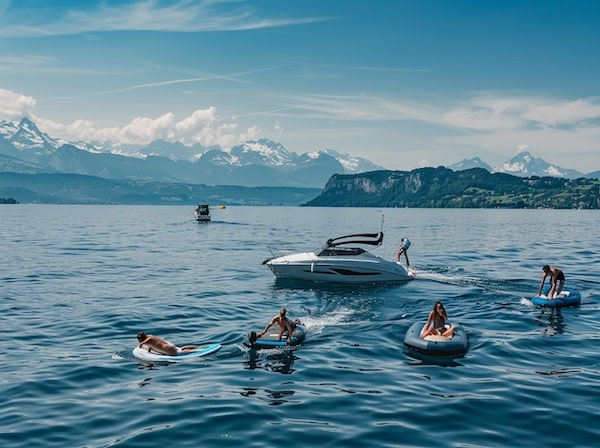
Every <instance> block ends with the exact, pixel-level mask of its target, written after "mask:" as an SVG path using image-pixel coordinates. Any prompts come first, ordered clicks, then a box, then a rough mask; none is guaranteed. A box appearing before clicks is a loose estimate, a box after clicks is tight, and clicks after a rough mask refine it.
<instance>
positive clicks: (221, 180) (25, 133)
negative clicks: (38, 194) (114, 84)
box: [0, 118, 600, 188]
mask: <svg viewBox="0 0 600 448" xmlns="http://www.w3.org/2000/svg"><path fill="white" fill-rule="evenodd" d="M447 168H450V169H452V170H454V171H462V170H465V169H470V168H484V169H486V170H487V171H489V172H491V173H509V174H512V175H515V176H521V177H529V176H552V177H564V178H578V177H595V178H598V177H600V172H598V171H596V172H593V173H589V174H586V175H584V174H582V173H580V172H578V171H575V170H571V169H565V168H562V167H559V166H558V165H556V164H551V163H548V162H546V161H544V160H542V159H540V158H535V157H533V156H532V155H531V154H530V153H529V152H521V153H519V154H517V155H516V156H515V157H513V158H512V159H510V160H509V161H507V162H505V163H503V164H501V165H499V166H497V167H495V168H492V167H491V166H490V165H488V164H487V163H485V162H484V161H482V160H481V159H480V158H479V157H475V158H473V159H468V160H463V161H461V162H458V163H456V164H454V165H449V166H447ZM379 170H385V168H384V167H382V166H379V165H377V164H375V163H373V162H371V161H369V160H367V159H364V158H361V157H353V156H351V155H349V154H342V153H339V152H337V151H334V150H332V149H326V150H318V151H313V152H310V153H304V154H297V153H295V152H290V151H288V150H287V149H286V148H285V147H284V146H283V145H281V144H280V143H277V142H275V141H273V140H269V139H260V140H254V141H247V142H245V143H244V144H242V145H238V146H235V147H233V148H231V149H229V150H223V149H221V148H218V147H210V148H209V147H205V146H202V145H199V144H196V145H193V146H185V145H183V144H181V143H173V142H167V141H162V140H159V141H154V142H152V143H151V144H149V145H145V146H133V145H120V144H107V143H102V144H101V143H98V142H66V141H63V140H60V139H56V138H53V137H51V136H49V135H47V134H46V133H44V132H42V131H41V130H40V129H39V128H38V127H37V125H36V124H35V123H34V122H33V121H32V120H30V119H29V118H23V119H21V120H13V121H0V171H4V172H13V173H21V174H40V173H57V174H81V175H89V176H97V177H102V178H106V179H126V180H140V181H157V182H173V183H178V182H179V183H188V184H203V185H236V186H244V187H258V186H260V187H296V188H322V187H323V186H324V185H325V184H326V183H327V181H328V180H329V178H330V177H331V176H333V175H334V174H360V173H363V172H369V171H379Z"/></svg>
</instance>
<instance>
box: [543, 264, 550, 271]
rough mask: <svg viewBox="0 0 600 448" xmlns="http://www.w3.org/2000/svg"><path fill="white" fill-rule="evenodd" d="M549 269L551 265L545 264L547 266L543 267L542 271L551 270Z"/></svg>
mask: <svg viewBox="0 0 600 448" xmlns="http://www.w3.org/2000/svg"><path fill="white" fill-rule="evenodd" d="M549 270H550V266H549V265H545V266H544V267H543V268H542V271H544V272H546V271H549Z"/></svg>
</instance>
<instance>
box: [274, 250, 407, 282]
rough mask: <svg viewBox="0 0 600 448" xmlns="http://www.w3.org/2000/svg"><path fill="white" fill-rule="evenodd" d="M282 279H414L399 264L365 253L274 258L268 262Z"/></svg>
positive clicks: (318, 280)
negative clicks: (351, 255) (346, 255)
mask: <svg viewBox="0 0 600 448" xmlns="http://www.w3.org/2000/svg"><path fill="white" fill-rule="evenodd" d="M265 264H266V265H267V267H268V268H269V269H270V270H271V272H272V273H273V275H275V277H277V278H278V279H282V280H302V281H311V282H333V283H382V282H386V283H392V282H406V281H409V280H413V279H414V273H413V272H412V271H410V270H409V271H407V270H406V269H405V268H404V267H403V266H402V265H401V264H400V263H398V262H393V261H387V260H384V259H382V258H379V257H376V256H374V255H372V254H368V253H364V254H362V256H360V257H356V258H348V257H343V258H335V257H327V258H323V257H317V256H316V255H315V254H314V253H313V252H306V253H301V254H294V255H288V256H282V257H277V258H273V259H271V260H268V261H266V262H265Z"/></svg>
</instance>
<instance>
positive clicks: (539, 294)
mask: <svg viewBox="0 0 600 448" xmlns="http://www.w3.org/2000/svg"><path fill="white" fill-rule="evenodd" d="M547 275H548V274H546V273H545V272H544V273H543V274H542V281H541V282H540V288H539V289H538V294H537V295H538V296H541V295H542V288H543V287H544V282H545V281H546V276H547Z"/></svg>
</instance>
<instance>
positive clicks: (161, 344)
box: [137, 331, 196, 356]
mask: <svg viewBox="0 0 600 448" xmlns="http://www.w3.org/2000/svg"><path fill="white" fill-rule="evenodd" d="M137 340H138V342H139V347H140V348H142V347H143V346H145V348H147V349H148V351H150V350H154V351H155V352H158V353H161V354H163V355H169V356H177V355H179V354H180V353H184V352H193V351H195V350H196V347H195V346H193V345H186V346H183V347H181V348H179V347H177V346H176V345H174V344H171V343H170V342H168V341H165V340H164V339H161V338H159V337H158V336H154V335H152V334H149V335H146V334H145V333H144V332H143V331H140V332H139V333H138V334H137Z"/></svg>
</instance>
